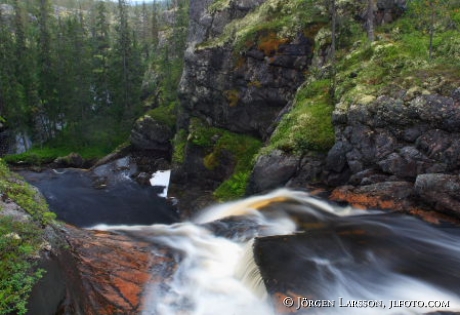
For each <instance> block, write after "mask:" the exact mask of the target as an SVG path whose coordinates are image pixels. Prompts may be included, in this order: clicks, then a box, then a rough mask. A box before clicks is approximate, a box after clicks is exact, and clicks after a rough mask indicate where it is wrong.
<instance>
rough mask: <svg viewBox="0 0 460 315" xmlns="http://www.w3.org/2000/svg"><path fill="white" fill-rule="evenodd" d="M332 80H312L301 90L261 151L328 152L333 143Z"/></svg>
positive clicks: (299, 153)
mask: <svg viewBox="0 0 460 315" xmlns="http://www.w3.org/2000/svg"><path fill="white" fill-rule="evenodd" d="M329 87H330V82H329V80H321V81H313V82H312V83H310V84H308V85H305V86H304V87H303V88H302V89H301V90H300V91H299V92H298V93H297V96H296V99H295V102H294V107H293V109H292V110H291V112H289V113H288V114H286V115H285V116H284V117H283V119H282V120H281V122H280V124H279V126H278V127H277V129H276V131H275V133H274V134H273V136H272V138H271V139H270V145H269V146H268V147H267V148H264V150H263V151H262V154H265V153H267V152H270V151H271V150H274V149H280V150H283V151H286V152H291V153H294V154H298V155H301V154H303V153H305V152H306V151H308V150H313V151H319V152H327V151H328V150H329V149H330V148H331V147H332V145H333V144H334V128H333V126H332V111H333V106H332V105H331V101H330V98H329V95H330V93H329Z"/></svg>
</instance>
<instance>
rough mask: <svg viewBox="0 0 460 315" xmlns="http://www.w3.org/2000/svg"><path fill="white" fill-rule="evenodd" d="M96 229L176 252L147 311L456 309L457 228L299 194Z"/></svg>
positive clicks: (239, 313) (157, 314)
mask: <svg viewBox="0 0 460 315" xmlns="http://www.w3.org/2000/svg"><path fill="white" fill-rule="evenodd" d="M93 228H94V229H100V230H111V231H114V232H117V233H123V234H128V235H131V236H134V237H136V238H138V239H142V240H144V241H149V242H151V243H152V244H156V245H158V244H161V245H163V246H165V247H167V248H169V249H170V250H171V252H172V253H173V257H174V259H175V262H176V264H177V266H178V267H177V268H175V269H174V274H173V276H172V277H168V278H165V279H164V281H162V282H161V283H156V284H154V285H152V286H150V287H147V288H146V294H145V297H144V307H143V311H142V314H143V315H182V314H187V315H215V314H219V315H282V314H307V315H308V314H320V315H332V314H340V315H341V314H346V315H355V314H372V315H401V314H402V315H412V314H429V313H430V314H435V312H438V311H440V312H458V311H460V272H459V270H460V269H459V266H460V233H459V230H458V228H456V227H434V226H431V225H428V224H426V223H425V222H423V221H421V220H418V219H415V218H412V217H408V216H403V215H397V214H393V213H388V212H378V211H373V212H364V211H362V210H355V209H352V208H336V207H332V206H330V205H329V204H327V203H326V202H323V201H320V200H317V199H314V198H312V197H310V196H309V195H308V194H306V193H302V192H293V191H288V190H279V191H275V192H273V193H271V194H268V195H265V196H257V197H251V198H247V199H244V200H241V201H237V202H232V203H226V204H222V205H218V206H214V207H210V208H208V209H205V210H203V211H202V212H201V213H200V214H198V215H197V216H196V217H195V218H193V219H192V220H191V221H190V222H180V223H175V224H171V225H168V224H153V225H118V226H109V225H98V226H95V227H93ZM157 254H158V255H161V253H157ZM156 276H157V275H156ZM436 314H440V313H436ZM446 314H452V313H446Z"/></svg>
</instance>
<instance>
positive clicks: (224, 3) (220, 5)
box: [208, 0, 231, 14]
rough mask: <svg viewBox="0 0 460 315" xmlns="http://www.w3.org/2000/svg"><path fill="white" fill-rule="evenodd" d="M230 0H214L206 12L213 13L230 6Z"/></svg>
mask: <svg viewBox="0 0 460 315" xmlns="http://www.w3.org/2000/svg"><path fill="white" fill-rule="evenodd" d="M230 3H231V0H215V1H214V2H213V3H211V5H210V6H209V7H208V12H209V13H211V14H214V13H216V12H218V11H223V10H225V9H227V8H229V7H230Z"/></svg>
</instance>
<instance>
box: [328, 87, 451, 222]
mask: <svg viewBox="0 0 460 315" xmlns="http://www.w3.org/2000/svg"><path fill="white" fill-rule="evenodd" d="M459 96H460V91H459V89H458V88H457V89H453V90H452V92H451V94H450V95H441V94H438V93H435V92H432V91H431V92H430V91H428V90H422V89H417V88H413V89H412V90H399V91H394V93H393V95H391V96H390V95H384V96H381V97H379V98H377V99H376V100H375V101H373V102H371V103H370V104H366V105H363V104H353V105H351V107H350V108H349V109H348V110H346V111H343V110H341V109H340V108H337V109H336V110H335V112H334V116H333V120H334V123H335V125H336V132H337V141H336V144H335V145H334V147H333V148H332V149H331V150H330V151H329V154H328V157H327V167H326V168H327V169H328V170H330V175H329V177H328V180H329V183H330V184H332V185H334V186H336V185H340V184H349V185H354V186H367V189H369V188H371V187H372V188H373V189H374V190H379V187H381V186H382V183H384V182H387V184H386V185H387V186H389V185H390V186H391V185H393V186H394V187H395V189H394V190H395V191H398V190H399V193H400V195H399V198H398V197H396V196H395V198H396V199H406V198H415V199H418V200H421V201H424V202H426V203H427V204H428V205H430V206H432V207H433V208H434V209H435V210H438V211H441V212H445V213H448V214H451V215H452V214H453V215H456V216H458V215H459V214H460V213H459V212H458V210H457V209H458V208H459V206H460V200H459V198H458V195H457V193H456V191H458V190H457V189H458V188H459V187H460V186H459V184H460V179H459V173H460V164H459V156H460V141H459V131H460V128H459V127H460V125H459V124H460V120H459V118H460V97H459ZM401 184H403V186H404V188H403V189H401ZM396 187H399V188H396ZM354 189H356V188H353V187H350V186H349V187H348V188H347V189H346V190H351V191H353V190H354ZM393 194H395V193H394V192H393Z"/></svg>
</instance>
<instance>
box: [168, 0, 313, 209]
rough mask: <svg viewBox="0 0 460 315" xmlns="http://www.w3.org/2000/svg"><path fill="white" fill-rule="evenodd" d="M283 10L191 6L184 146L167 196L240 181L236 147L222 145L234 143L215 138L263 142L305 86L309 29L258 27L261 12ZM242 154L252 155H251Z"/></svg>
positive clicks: (244, 4)
mask: <svg viewBox="0 0 460 315" xmlns="http://www.w3.org/2000/svg"><path fill="white" fill-rule="evenodd" d="M282 5H283V4H282V2H279V1H271V0H270V1H267V2H264V1H249V0H246V1H214V2H213V1H202V0H192V1H191V4H190V7H191V13H190V35H189V44H188V48H187V50H186V53H185V69H184V72H183V75H182V79H181V83H180V93H181V104H182V108H183V111H182V112H181V113H180V117H179V128H180V129H182V130H184V133H185V134H187V138H188V140H186V141H184V140H183V141H184V142H185V144H182V145H183V147H184V151H183V152H182V157H181V161H180V163H178V164H176V165H177V167H176V170H175V172H174V174H173V185H172V192H173V194H174V192H176V194H177V193H179V194H180V197H181V198H182V200H186V202H187V201H190V199H188V197H187V195H189V192H190V190H189V189H188V188H186V187H184V186H183V185H182V184H183V183H184V182H187V183H190V182H192V183H193V184H192V185H188V184H187V185H186V186H187V187H190V186H193V187H195V188H196V187H200V188H199V189H198V190H200V191H201V192H202V191H214V190H216V189H217V188H218V187H220V185H221V184H222V182H224V181H226V180H229V179H231V178H232V176H233V177H234V176H235V175H237V176H240V177H245V178H244V181H247V174H248V173H249V171H250V165H249V163H245V166H241V165H242V163H240V162H241V161H240V160H241V157H240V155H241V154H238V152H235V151H238V149H235V146H226V145H225V144H223V142H225V143H228V142H232V141H233V140H228V141H226V140H222V139H223V138H225V137H228V138H234V139H236V140H235V142H240V141H242V142H244V140H238V139H240V138H239V137H250V138H252V139H253V140H254V141H260V140H262V139H266V138H267V137H268V136H269V135H270V134H271V132H272V131H273V127H272V125H273V123H274V121H276V119H277V116H278V115H279V113H280V112H281V111H282V110H283V108H285V107H286V106H287V105H288V104H289V102H290V101H291V100H292V99H293V96H294V94H295V91H296V89H297V88H298V86H299V85H300V84H301V83H302V82H303V81H304V80H305V72H306V71H307V70H308V67H309V65H310V64H311V61H312V57H313V47H314V42H313V36H312V34H314V31H315V30H313V31H312V32H310V34H309V33H308V32H307V29H301V28H299V29H298V30H296V31H295V32H293V33H292V34H289V35H281V34H280V33H279V32H276V31H275V30H274V29H270V28H267V29H263V28H260V29H257V19H260V18H261V17H265V16H266V15H267V14H273V13H271V12H269V11H268V9H267V8H270V7H271V6H282ZM251 23H252V24H253V25H252V24H251ZM203 130H207V131H209V132H207V133H206V134H204V133H203V132H202V131H203ZM224 134H225V135H224ZM254 141H253V142H254ZM177 146H178V145H177V143H176V149H177ZM241 150H244V148H241V149H239V151H241ZM248 151H250V152H247V153H248V154H254V153H255V152H256V151H257V149H256V150H255V152H252V151H253V150H252V149H250V148H248ZM246 159H247V157H246ZM250 159H251V157H249V160H250ZM211 160H212V161H211ZM243 164H244V163H243ZM199 194H200V193H199ZM194 198H195V197H192V198H191V199H194ZM187 203H188V202H187ZM192 207H193V205H192Z"/></svg>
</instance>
